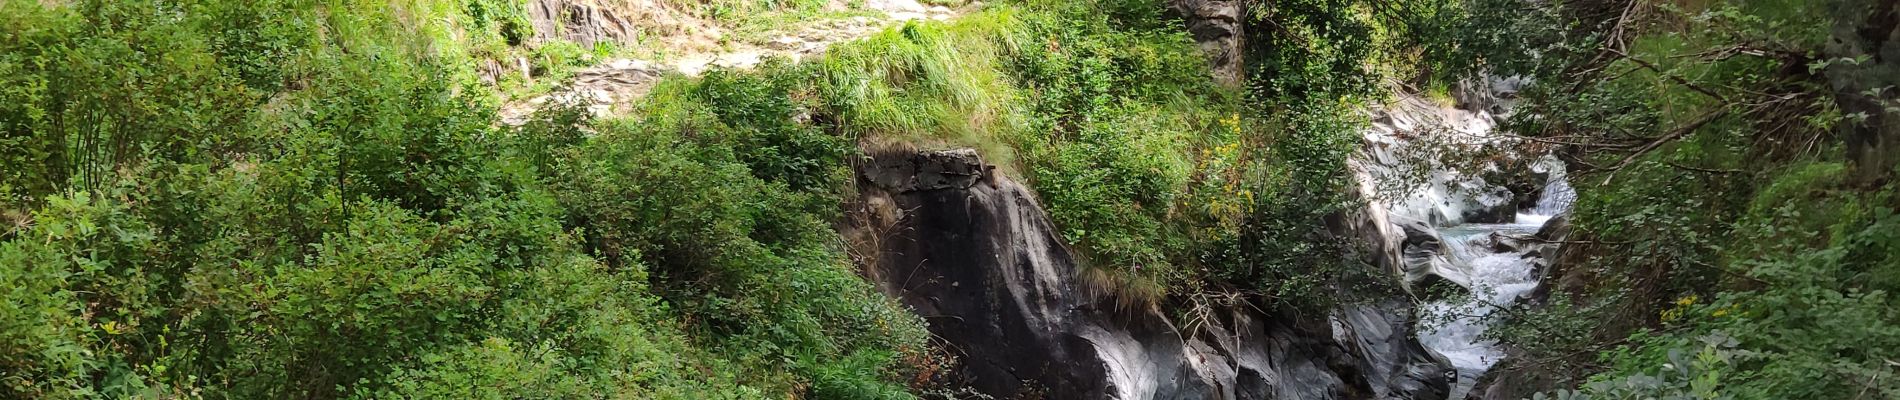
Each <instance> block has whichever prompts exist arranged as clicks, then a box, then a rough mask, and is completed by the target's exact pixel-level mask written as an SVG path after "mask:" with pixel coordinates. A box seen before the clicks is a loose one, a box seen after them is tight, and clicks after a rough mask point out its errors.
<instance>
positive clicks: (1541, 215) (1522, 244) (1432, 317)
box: [1418, 179, 1570, 399]
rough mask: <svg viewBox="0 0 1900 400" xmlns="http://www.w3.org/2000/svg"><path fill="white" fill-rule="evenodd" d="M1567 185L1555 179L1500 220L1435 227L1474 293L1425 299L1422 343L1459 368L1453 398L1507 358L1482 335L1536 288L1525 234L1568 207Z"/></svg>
mask: <svg viewBox="0 0 1900 400" xmlns="http://www.w3.org/2000/svg"><path fill="white" fill-rule="evenodd" d="M1569 190H1570V189H1569V188H1568V187H1567V186H1565V185H1564V182H1563V180H1561V179H1554V180H1552V182H1551V183H1550V187H1549V188H1547V189H1546V190H1545V195H1544V196H1543V197H1542V198H1541V199H1539V201H1538V205H1537V207H1534V208H1531V209H1527V210H1524V211H1523V212H1519V213H1518V214H1517V218H1516V221H1514V222H1511V223H1501V224H1459V225H1451V226H1445V227H1439V228H1438V229H1437V233H1438V236H1439V237H1440V238H1442V239H1443V241H1444V245H1445V249H1446V251H1445V254H1444V255H1445V259H1446V260H1448V261H1449V262H1450V263H1451V264H1452V265H1453V266H1454V268H1459V269H1461V270H1463V271H1465V272H1466V273H1467V274H1468V275H1467V276H1468V277H1469V279H1470V281H1469V283H1468V284H1467V285H1466V289H1467V290H1469V291H1470V292H1469V293H1468V294H1465V295H1461V296H1452V297H1448V298H1444V299H1440V300H1437V301H1432V302H1429V303H1426V304H1425V305H1424V306H1422V307H1420V310H1421V313H1422V315H1426V316H1428V317H1427V318H1424V319H1421V320H1420V326H1419V327H1418V332H1419V333H1418V339H1419V343H1420V344H1423V345H1425V348H1427V349H1431V350H1432V351H1434V352H1437V353H1438V354H1439V355H1442V356H1444V357H1445V359H1446V360H1447V361H1450V362H1451V365H1452V367H1454V368H1456V369H1457V370H1458V379H1457V380H1456V381H1455V382H1454V383H1453V385H1452V389H1451V398H1453V399H1459V398H1464V395H1465V393H1466V392H1469V391H1470V390H1471V388H1472V385H1473V384H1475V383H1477V381H1478V377H1480V376H1482V375H1483V374H1484V373H1485V371H1487V370H1489V369H1490V368H1491V366H1492V365H1496V364H1497V362H1498V361H1499V360H1502V359H1503V358H1504V355H1505V354H1504V351H1503V349H1501V348H1499V347H1498V345H1497V343H1496V342H1495V341H1493V340H1489V339H1486V338H1484V333H1485V331H1486V329H1487V328H1489V326H1488V324H1489V322H1490V321H1488V320H1487V319H1486V318H1487V317H1489V316H1491V315H1492V314H1493V313H1496V312H1498V310H1499V309H1501V308H1504V307H1510V306H1512V305H1514V304H1517V303H1518V302H1519V301H1520V300H1521V299H1522V298H1523V297H1524V296H1525V295H1527V294H1528V293H1530V292H1531V291H1532V290H1535V289H1537V284H1538V272H1539V271H1538V270H1537V269H1538V264H1537V255H1536V254H1535V253H1536V252H1537V249H1536V246H1534V245H1532V244H1533V243H1531V242H1528V241H1527V240H1526V238H1528V237H1529V236H1531V235H1532V234H1535V233H1536V232H1537V231H1538V230H1539V229H1541V228H1543V226H1544V223H1545V222H1547V221H1549V220H1550V218H1551V217H1552V216H1554V215H1555V214H1559V213H1562V212H1564V211H1565V210H1566V209H1567V208H1568V206H1569V199H1570V197H1569V196H1567V194H1568V193H1569Z"/></svg>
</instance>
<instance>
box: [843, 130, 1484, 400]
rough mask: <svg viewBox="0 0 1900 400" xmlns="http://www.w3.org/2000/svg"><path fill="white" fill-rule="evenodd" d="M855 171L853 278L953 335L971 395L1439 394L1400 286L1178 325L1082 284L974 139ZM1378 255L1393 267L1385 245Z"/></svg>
mask: <svg viewBox="0 0 1900 400" xmlns="http://www.w3.org/2000/svg"><path fill="white" fill-rule="evenodd" d="M858 176H859V177H860V179H861V181H860V182H861V184H860V190H859V196H860V198H859V202H858V203H860V204H863V205H864V206H863V208H862V209H864V210H870V209H879V210H892V211H890V212H888V213H877V212H868V211H867V212H866V213H867V214H873V215H869V216H867V217H865V218H851V219H850V220H852V221H887V222H884V223H879V222H862V223H856V222H854V223H849V224H847V225H846V226H843V227H841V228H840V229H841V231H844V232H845V234H846V236H847V237H863V236H866V234H867V233H868V234H869V236H873V237H874V238H875V240H863V241H858V243H870V244H869V245H868V246H869V247H860V248H856V249H855V250H856V251H855V252H856V253H859V254H866V255H867V256H865V257H864V258H863V259H864V260H866V261H864V262H865V263H866V264H865V265H863V267H864V268H865V272H864V273H865V275H866V276H867V279H870V280H871V281H873V282H874V283H875V284H876V285H877V287H878V289H879V290H880V291H882V292H884V293H886V294H888V295H890V296H892V297H894V298H896V299H898V300H900V301H902V302H903V303H904V304H905V305H907V306H909V307H911V308H912V309H914V310H916V312H917V313H918V314H919V315H922V316H923V317H924V319H925V320H926V321H928V322H929V325H930V326H929V328H930V331H931V333H932V334H933V335H935V336H936V337H939V338H941V339H943V340H944V341H945V342H946V343H947V344H948V346H950V347H953V348H955V349H956V350H957V354H958V359H959V360H958V364H957V367H956V368H955V369H954V371H953V372H952V373H953V374H954V375H955V376H954V378H953V379H951V381H954V382H964V383H966V384H967V385H968V386H969V387H970V388H972V389H975V390H976V391H978V392H981V393H984V394H986V395H989V396H993V397H995V398H1019V397H1023V396H1036V397H1040V398H1047V399H1263V400H1264V399H1370V398H1381V399H1383V398H1401V399H1438V398H1443V397H1444V396H1445V395H1446V390H1447V389H1446V388H1447V385H1446V383H1445V379H1444V378H1443V370H1444V367H1443V363H1442V362H1440V360H1437V359H1435V358H1434V356H1433V355H1432V354H1430V353H1429V352H1427V351H1425V350H1424V349H1423V347H1422V346H1419V345H1418V343H1417V341H1416V340H1415V339H1413V338H1414V335H1413V332H1412V331H1411V328H1410V327H1411V320H1410V319H1411V309H1410V302H1409V301H1406V300H1403V299H1399V298H1394V299H1388V300H1385V301H1381V302H1374V303H1372V304H1360V305H1352V306H1342V307H1340V308H1337V309H1334V310H1333V311H1332V312H1329V313H1317V314H1316V313H1311V312H1308V313H1297V312H1293V311H1291V310H1282V309H1267V310H1262V309H1259V308H1256V307H1254V306H1251V305H1247V304H1246V303H1236V304H1225V305H1217V306H1216V307H1214V310H1213V311H1212V312H1211V313H1209V314H1208V315H1207V316H1208V318H1205V319H1204V321H1197V322H1196V323H1195V324H1194V327H1193V329H1190V328H1189V327H1187V326H1184V325H1185V324H1183V323H1182V322H1181V321H1175V320H1174V318H1175V317H1174V316H1173V314H1171V313H1169V312H1164V311H1162V310H1160V309H1158V308H1153V307H1137V308H1134V309H1125V308H1122V307H1121V306H1119V305H1118V303H1117V302H1116V301H1115V300H1114V299H1110V298H1104V297H1100V296H1095V295H1090V294H1089V293H1091V291H1090V290H1088V288H1087V287H1086V285H1087V284H1086V283H1084V282H1083V280H1082V278H1081V275H1082V274H1083V273H1084V272H1083V271H1082V270H1081V269H1079V267H1078V264H1077V262H1076V259H1075V258H1074V257H1073V256H1072V254H1071V253H1070V251H1069V250H1068V248H1067V246H1066V245H1065V244H1064V243H1063V240H1062V238H1061V237H1060V236H1059V235H1058V234H1057V231H1056V230H1055V228H1054V226H1053V225H1052V224H1051V222H1050V221H1049V219H1048V216H1047V215H1045V214H1044V213H1043V211H1042V209H1041V208H1040V207H1039V206H1038V205H1037V202H1036V199H1035V197H1034V195H1033V194H1032V193H1031V192H1030V191H1029V190H1028V189H1027V188H1024V187H1022V186H1021V185H1018V184H1016V183H1015V182H1013V181H1011V180H1010V179H1008V178H1007V177H1002V176H996V175H995V174H993V173H990V170H989V168H988V166H985V165H983V164H982V161H981V159H980V157H977V155H976V153H975V152H974V151H971V150H952V151H933V152H872V154H871V159H870V160H867V161H866V162H863V163H860V167H859V173H858ZM883 214H892V215H883ZM880 215H882V216H880ZM1330 222H1332V223H1331V224H1329V226H1336V227H1341V228H1342V230H1340V231H1338V233H1339V234H1341V235H1342V236H1348V235H1362V234H1363V235H1366V236H1370V237H1377V238H1379V239H1380V240H1383V239H1384V238H1387V237H1388V236H1386V235H1385V233H1386V232H1385V231H1386V230H1387V228H1386V226H1387V225H1386V224H1387V222H1386V221H1384V220H1382V219H1375V218H1372V217H1369V216H1366V215H1365V214H1352V215H1341V216H1339V217H1338V218H1333V219H1332V220H1331V221H1330ZM1366 229H1370V231H1367V230H1366ZM1375 246H1376V247H1379V251H1375V252H1371V253H1368V254H1367V255H1368V256H1369V257H1373V258H1375V259H1378V258H1380V257H1382V256H1381V255H1383V254H1393V253H1396V251H1397V249H1396V247H1392V246H1386V245H1383V244H1379V245H1375ZM1386 250H1390V252H1389V253H1388V252H1387V251H1386ZM1373 262H1380V261H1377V260H1373ZM1381 265H1383V266H1387V267H1390V266H1394V265H1396V259H1395V257H1394V259H1393V260H1392V261H1391V262H1390V263H1389V264H1381ZM1250 300H1257V299H1250Z"/></svg>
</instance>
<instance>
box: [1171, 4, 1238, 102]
mask: <svg viewBox="0 0 1900 400" xmlns="http://www.w3.org/2000/svg"><path fill="white" fill-rule="evenodd" d="M1168 6H1169V7H1172V8H1174V11H1175V12H1176V13H1180V14H1181V17H1182V18H1183V19H1186V20H1187V28H1188V33H1189V34H1192V35H1194V41H1195V42H1196V43H1200V46H1201V52H1202V53H1205V54H1206V55H1207V62H1208V66H1209V67H1210V68H1209V69H1211V70H1213V72H1214V81H1215V82H1218V83H1220V84H1221V85H1225V86H1229V87H1237V86H1240V84H1241V79H1242V78H1244V77H1245V75H1244V74H1245V71H1246V69H1245V68H1246V66H1245V65H1243V63H1244V58H1243V57H1242V54H1243V53H1244V52H1245V48H1243V47H1242V46H1243V45H1244V43H1243V42H1242V38H1243V36H1242V31H1241V29H1242V25H1241V21H1240V20H1241V17H1242V16H1243V15H1244V14H1245V13H1246V11H1247V6H1246V2H1245V1H1242V0H1169V1H1168Z"/></svg>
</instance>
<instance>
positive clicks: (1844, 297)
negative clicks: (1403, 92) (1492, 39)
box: [1498, 1, 1900, 399]
mask: <svg viewBox="0 0 1900 400" xmlns="http://www.w3.org/2000/svg"><path fill="white" fill-rule="evenodd" d="M1603 6H1605V4H1603V3H1599V2H1578V3H1574V4H1566V5H1563V6H1559V7H1554V8H1546V9H1543V10H1539V11H1537V12H1532V13H1526V15H1527V18H1526V19H1520V20H1519V22H1517V23H1534V24H1544V25H1545V26H1544V27H1543V28H1542V29H1537V30H1532V31H1527V33H1528V34H1526V35H1524V36H1519V37H1518V38H1519V39H1521V40H1524V41H1527V42H1529V43H1533V45H1534V46H1536V48H1537V51H1538V52H1540V53H1541V54H1542V55H1541V56H1539V57H1532V58H1520V59H1518V60H1515V61H1512V62H1517V63H1521V65H1527V66H1529V67H1527V68H1526V69H1524V70H1525V71H1530V72H1532V73H1535V74H1538V75H1537V76H1535V77H1534V78H1536V79H1540V80H1543V82H1545V83H1543V84H1538V85H1536V86H1533V87H1532V88H1530V90H1527V91H1526V92H1525V93H1524V94H1525V95H1526V98H1527V102H1526V106H1525V108H1524V109H1523V111H1521V114H1518V115H1516V116H1514V117H1513V118H1512V121H1511V124H1510V127H1511V129H1515V130H1517V131H1518V132H1520V133H1523V134H1527V135H1535V136H1545V137H1549V138H1563V139H1562V141H1563V142H1568V143H1573V144H1572V145H1571V146H1569V147H1568V148H1565V149H1561V151H1559V155H1560V156H1563V157H1566V158H1568V159H1569V160H1571V161H1572V162H1571V165H1572V167H1573V168H1574V169H1573V171H1572V173H1571V174H1570V176H1571V179H1572V182H1571V183H1572V185H1573V186H1575V187H1576V188H1577V189H1578V201H1577V203H1576V206H1575V207H1576V209H1575V210H1574V214H1573V215H1572V216H1571V217H1572V218H1573V219H1572V222H1573V223H1574V225H1573V226H1574V227H1575V229H1576V233H1575V234H1573V235H1577V236H1582V237H1585V238H1591V240H1592V241H1593V243H1590V244H1588V245H1583V246H1576V247H1573V248H1572V249H1574V250H1575V251H1578V252H1581V253H1579V254H1580V255H1581V256H1580V257H1569V258H1567V259H1572V258H1574V260H1575V261H1577V262H1576V263H1575V264H1574V265H1567V266H1565V268H1569V269H1572V270H1573V271H1575V272H1577V273H1576V274H1574V276H1576V277H1582V278H1584V279H1587V280H1590V282H1589V284H1588V285H1585V286H1583V287H1569V288H1562V289H1561V290H1570V291H1574V292H1575V293H1576V294H1578V296H1575V297H1571V298H1568V299H1564V300H1561V303H1560V304H1558V305H1556V306H1553V307H1551V308H1548V309H1545V310H1541V311H1538V312H1535V313H1528V314H1525V315H1519V316H1515V317H1513V319H1512V320H1511V321H1510V325H1508V326H1506V327H1503V328H1501V329H1499V330H1498V332H1500V333H1501V337H1502V338H1503V339H1505V340H1506V341H1507V342H1509V343H1513V344H1516V345H1518V346H1519V347H1520V349H1522V350H1526V351H1527V357H1528V358H1529V359H1530V360H1532V361H1531V362H1545V360H1553V359H1570V358H1574V357H1573V356H1572V355H1576V354H1596V355H1598V357H1597V360H1596V362H1576V360H1574V359H1572V360H1564V361H1557V362H1562V363H1565V364H1563V365H1574V366H1577V367H1580V368H1578V369H1576V370H1573V371H1562V372H1563V373H1567V374H1570V376H1559V377H1558V378H1584V377H1588V378H1587V379H1580V380H1582V381H1585V382H1587V383H1585V384H1583V385H1582V386H1581V387H1579V388H1578V389H1579V391H1575V392H1564V393H1561V394H1560V396H1558V398H1696V399H1713V398H1745V399H1753V398H1886V397H1894V396H1896V395H1900V390H1896V389H1897V388H1900V386H1896V384H1895V382H1896V381H1894V380H1893V379H1891V377H1892V376H1893V375H1895V374H1896V373H1900V364H1895V363H1894V360H1893V358H1892V354H1900V341H1896V340H1895V337H1894V334H1893V332H1895V329H1896V324H1900V314H1896V313H1895V312H1894V309H1895V307H1894V306H1895V305H1896V303H1895V301H1894V300H1893V298H1892V295H1891V293H1892V292H1893V291H1894V290H1896V289H1900V280H1896V279H1893V278H1891V277H1892V276H1894V275H1893V274H1895V273H1897V272H1900V270H1897V269H1896V268H1897V267H1896V265H1900V259H1895V258H1894V254H1896V253H1895V250H1896V242H1895V240H1894V238H1895V237H1896V235H1897V234H1896V232H1895V225H1894V224H1893V220H1894V217H1893V215H1894V210H1895V209H1896V206H1900V203H1896V202H1895V195H1894V191H1895V189H1894V187H1893V185H1892V184H1891V183H1876V184H1866V183H1865V182H1862V183H1856V182H1855V181H1854V180H1853V179H1851V178H1850V174H1851V173H1852V171H1853V170H1854V169H1855V168H1856V165H1855V164H1854V162H1853V161H1850V160H1847V159H1846V157H1844V152H1843V147H1844V143H1843V140H1842V139H1843V138H1842V137H1840V136H1837V135H1834V134H1833V132H1836V131H1837V130H1838V129H1839V128H1841V127H1842V125H1843V124H1851V123H1854V122H1853V121H1852V118H1846V117H1844V116H1843V115H1841V111H1840V107H1841V105H1840V104H1839V103H1838V99H1839V98H1840V96H1841V95H1842V94H1841V93H1834V90H1836V86H1833V85H1831V84H1830V83H1829V82H1828V81H1827V80H1826V78H1825V77H1824V76H1823V75H1824V74H1817V72H1818V71H1824V70H1826V69H1828V68H1833V67H1830V66H1829V64H1831V63H1828V62H1814V60H1811V59H1810V57H1811V55H1812V54H1817V53H1819V52H1821V51H1823V50H1824V48H1823V47H1824V46H1825V45H1824V43H1826V42H1827V41H1828V40H1829V36H1828V35H1829V34H1830V33H1829V29H1828V27H1829V24H1831V23H1832V21H1825V20H1822V19H1818V18H1816V16H1820V15H1826V14H1827V13H1826V12H1825V10H1824V8H1826V7H1837V6H1840V4H1838V3H1837V4H1830V3H1829V2H1784V1H1712V2H1693V3H1681V2H1647V1H1639V2H1636V3H1635V4H1618V5H1616V8H1621V9H1626V10H1628V11H1624V12H1622V13H1620V14H1618V13H1611V14H1604V13H1603V10H1602V9H1601V8H1603ZM1619 15H1620V16H1619ZM1551 32H1566V33H1563V34H1560V35H1552V34H1548V33H1551ZM1741 49H1748V50H1746V51H1743V50H1741ZM1848 62H1849V63H1852V61H1848ZM1558 76H1563V77H1567V78H1566V79H1563V80H1560V82H1561V83H1557V84H1550V83H1551V81H1550V80H1549V79H1550V77H1558ZM1577 236H1573V237H1577ZM1590 326H1596V327H1597V328H1595V329H1583V331H1584V332H1579V330H1580V329H1578V328H1579V327H1590ZM1558 371H1561V369H1558Z"/></svg>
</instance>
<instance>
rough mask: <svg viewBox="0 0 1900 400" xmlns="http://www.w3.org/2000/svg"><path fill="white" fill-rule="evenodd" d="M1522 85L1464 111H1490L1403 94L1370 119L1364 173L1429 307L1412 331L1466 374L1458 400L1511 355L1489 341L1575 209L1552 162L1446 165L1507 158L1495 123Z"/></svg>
mask: <svg viewBox="0 0 1900 400" xmlns="http://www.w3.org/2000/svg"><path fill="white" fill-rule="evenodd" d="M1516 86H1517V82H1515V81H1511V80H1502V79H1494V80H1491V81H1490V82H1489V85H1486V86H1484V87H1474V88H1471V89H1474V90H1471V91H1469V93H1475V95H1473V96H1472V97H1469V98H1462V99H1459V101H1458V102H1459V104H1461V105H1467V106H1468V105H1470V104H1493V105H1496V106H1495V107H1485V108H1479V107H1467V106H1456V107H1455V106H1448V105H1444V104H1442V103H1436V102H1432V101H1427V100H1425V99H1423V98H1420V97H1418V96H1415V95H1409V94H1404V93H1400V94H1398V95H1397V100H1396V101H1394V102H1392V103H1389V104H1387V105H1384V106H1383V107H1380V108H1376V109H1373V110H1371V113H1372V117H1373V120H1374V123H1373V125H1372V126H1371V127H1370V128H1369V129H1368V130H1366V132H1365V147H1364V148H1363V154H1362V155H1361V160H1360V161H1359V164H1358V165H1359V167H1358V168H1360V169H1361V171H1363V174H1362V175H1361V178H1360V179H1362V182H1363V183H1365V184H1366V185H1367V188H1366V190H1367V193H1368V195H1369V196H1373V197H1374V198H1376V199H1378V202H1379V203H1381V204H1382V207H1383V209H1384V211H1385V212H1386V213H1387V214H1388V215H1389V220H1390V223H1391V224H1392V228H1391V229H1392V230H1393V233H1394V234H1395V235H1397V240H1398V241H1399V242H1400V243H1401V244H1400V247H1401V248H1402V251H1401V253H1402V259H1403V267H1402V268H1403V271H1402V272H1403V273H1404V275H1405V277H1406V280H1405V282H1406V287H1407V290H1408V291H1409V292H1410V293H1411V294H1412V296H1413V298H1414V299H1417V300H1416V301H1419V302H1420V303H1419V304H1418V308H1417V309H1418V314H1417V319H1416V321H1415V323H1414V330H1415V332H1416V335H1417V338H1418V341H1419V344H1420V345H1422V346H1424V347H1425V348H1426V349H1427V350H1429V351H1430V352H1431V353H1435V354H1436V355H1437V356H1439V357H1442V362H1444V363H1446V364H1448V365H1449V366H1450V367H1452V369H1453V370H1454V371H1455V372H1456V376H1455V379H1453V380H1452V382H1451V385H1450V386H1451V387H1450V393H1449V395H1450V396H1449V398H1452V399H1462V398H1464V397H1465V394H1466V393H1467V392H1470V391H1471V390H1472V388H1473V387H1474V385H1475V384H1476V383H1477V382H1478V380H1479V378H1480V377H1482V376H1483V375H1484V374H1485V372H1486V371H1488V370H1489V369H1490V368H1491V367H1492V366H1493V365H1496V364H1497V363H1498V362H1499V361H1501V360H1502V359H1503V358H1504V357H1505V355H1506V352H1505V351H1504V349H1503V348H1501V347H1500V346H1499V345H1498V344H1497V343H1496V342H1495V341H1493V340H1488V339H1487V338H1485V332H1486V331H1487V329H1488V328H1489V326H1488V325H1489V324H1491V323H1494V322H1495V321H1493V320H1492V319H1491V318H1488V317H1490V316H1492V315H1493V314H1494V313H1497V312H1499V310H1501V309H1503V308H1506V307H1511V306H1512V305H1514V304H1518V303H1519V302H1520V301H1522V299H1523V298H1524V297H1526V296H1527V295H1528V294H1530V293H1532V292H1533V291H1535V290H1536V289H1537V285H1538V282H1539V277H1540V274H1541V272H1542V271H1540V269H1541V268H1542V266H1543V265H1547V264H1548V263H1547V262H1545V261H1544V260H1543V254H1542V253H1543V252H1542V250H1544V249H1545V248H1546V247H1548V246H1549V244H1548V243H1545V242H1543V241H1540V240H1537V239H1535V238H1533V236H1535V235H1536V234H1537V233H1538V232H1539V230H1540V229H1542V228H1544V225H1545V223H1546V222H1548V221H1550V220H1551V219H1552V218H1553V217H1556V216H1558V215H1561V214H1563V213H1565V212H1567V211H1568V209H1569V207H1570V203H1571V202H1573V201H1574V198H1575V194H1574V192H1573V191H1572V190H1571V188H1570V187H1569V186H1568V185H1567V184H1566V183H1565V180H1564V167H1563V164H1562V162H1560V161H1558V160H1556V159H1555V158H1553V157H1549V156H1544V155H1541V154H1519V155H1515V156H1514V157H1509V156H1507V159H1502V160H1497V161H1492V162H1488V163H1486V164H1483V165H1451V164H1448V163H1446V162H1444V161H1441V160H1443V159H1444V158H1442V157H1441V156H1442V155H1444V154H1447V153H1445V152H1447V151H1453V152H1456V151H1464V150H1447V149H1460V148H1462V149H1467V150H1482V149H1487V148H1497V147H1496V145H1498V144H1499V143H1500V141H1502V140H1506V137H1505V136H1503V135H1499V134H1497V132H1496V129H1497V121H1498V120H1499V119H1501V118H1502V115H1504V114H1506V113H1508V112H1509V111H1510V110H1509V108H1510V107H1509V106H1510V101H1509V99H1510V98H1512V97H1513V95H1514V93H1513V91H1514V90H1515V87H1516ZM1472 108H1477V109H1475V110H1474V109H1472ZM1471 171H1478V172H1471ZM1527 181H1528V182H1527ZM1533 182H1535V183H1533ZM1513 183H1515V184H1513ZM1538 183H1541V189H1538V186H1539V185H1538ZM1508 187H1517V188H1519V189H1517V190H1511V189H1508Z"/></svg>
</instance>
